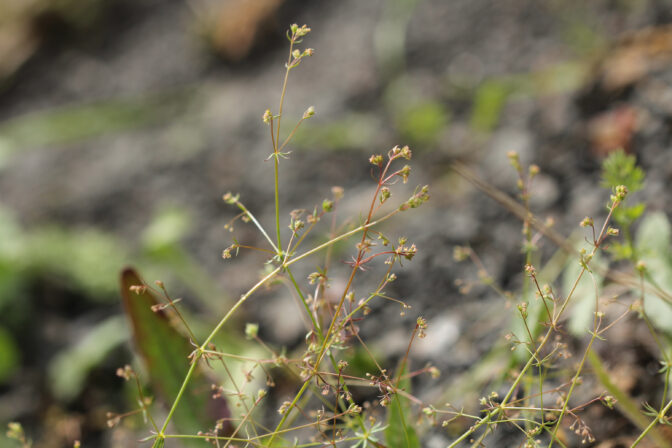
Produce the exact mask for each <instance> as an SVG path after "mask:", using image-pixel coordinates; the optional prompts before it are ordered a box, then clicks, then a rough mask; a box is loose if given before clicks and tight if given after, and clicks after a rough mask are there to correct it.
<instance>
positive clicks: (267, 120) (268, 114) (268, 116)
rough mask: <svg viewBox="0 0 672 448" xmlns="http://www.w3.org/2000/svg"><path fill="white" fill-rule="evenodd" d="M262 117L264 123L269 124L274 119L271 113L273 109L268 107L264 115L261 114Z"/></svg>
mask: <svg viewBox="0 0 672 448" xmlns="http://www.w3.org/2000/svg"><path fill="white" fill-rule="evenodd" d="M261 119H262V120H263V122H264V123H266V124H269V123H270V122H271V120H272V119H273V115H271V109H266V110H265V111H264V115H262V116H261Z"/></svg>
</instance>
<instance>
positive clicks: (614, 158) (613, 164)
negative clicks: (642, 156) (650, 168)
mask: <svg viewBox="0 0 672 448" xmlns="http://www.w3.org/2000/svg"><path fill="white" fill-rule="evenodd" d="M636 164H637V161H636V159H635V156H632V155H628V154H626V153H625V152H624V151H623V150H622V149H619V150H618V151H613V152H611V153H610V154H609V157H607V158H606V159H605V161H604V162H603V163H602V186H603V187H605V188H614V187H616V186H618V185H625V186H626V187H627V188H628V191H630V193H633V192H635V191H638V190H641V189H642V187H643V186H644V170H642V169H641V168H640V167H638V166H637V165H636Z"/></svg>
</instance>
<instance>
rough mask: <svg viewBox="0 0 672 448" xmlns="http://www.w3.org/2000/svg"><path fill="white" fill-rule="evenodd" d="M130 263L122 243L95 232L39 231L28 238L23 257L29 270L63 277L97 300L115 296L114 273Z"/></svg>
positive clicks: (53, 228)
mask: <svg viewBox="0 0 672 448" xmlns="http://www.w3.org/2000/svg"><path fill="white" fill-rule="evenodd" d="M126 260H127V254H126V252H125V250H124V249H123V246H122V245H121V244H120V243H119V241H117V240H116V239H115V238H114V237H112V236H111V235H108V234H105V233H103V232H101V231H98V230H94V229H84V230H74V231H72V230H65V229H61V228H59V227H45V228H40V229H36V230H34V231H32V232H30V233H29V234H27V235H26V250H25V253H24V254H23V264H24V266H26V267H27V268H28V269H31V270H37V271H47V272H53V273H57V274H59V275H62V276H64V277H65V278H66V279H67V280H69V281H72V282H74V283H75V284H76V286H78V287H80V288H82V289H83V290H84V291H85V292H86V293H87V294H86V296H87V297H90V298H93V299H112V298H113V297H114V296H115V294H114V293H115V291H116V290H117V281H116V278H115V276H114V274H113V273H114V272H116V271H117V269H118V268H119V266H123V265H124V264H125V263H126Z"/></svg>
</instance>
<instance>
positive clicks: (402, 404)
mask: <svg viewBox="0 0 672 448" xmlns="http://www.w3.org/2000/svg"><path fill="white" fill-rule="evenodd" d="M404 370H405V369H403V370H402V372H400V373H399V374H400V375H401V376H402V379H401V381H399V385H398V387H399V388H400V389H403V390H404V391H406V392H410V389H411V381H410V380H409V379H408V378H403V375H404V373H405V372H404ZM411 416H412V410H411V403H410V400H409V399H408V398H406V397H403V396H401V395H399V394H394V395H393V396H392V400H391V401H390V404H389V405H388V406H387V427H386V428H385V442H386V443H387V445H386V446H387V447H388V448H420V440H419V439H418V435H417V433H416V432H415V429H414V426H415V425H414V424H413V422H412V421H411V418H412V417H411Z"/></svg>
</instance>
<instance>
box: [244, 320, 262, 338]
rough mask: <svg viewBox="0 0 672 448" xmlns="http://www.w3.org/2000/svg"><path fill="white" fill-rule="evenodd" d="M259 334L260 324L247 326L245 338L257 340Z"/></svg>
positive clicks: (248, 324)
mask: <svg viewBox="0 0 672 448" xmlns="http://www.w3.org/2000/svg"><path fill="white" fill-rule="evenodd" d="M258 334H259V324H251V323H247V324H245V337H246V338H247V339H255V338H256V337H257V335H258Z"/></svg>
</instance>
